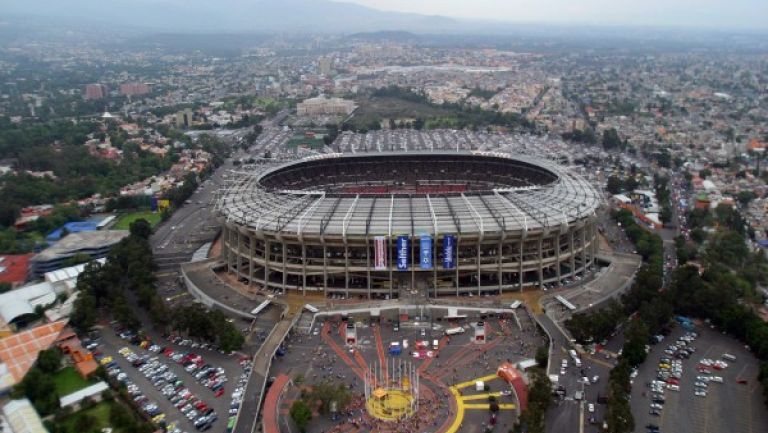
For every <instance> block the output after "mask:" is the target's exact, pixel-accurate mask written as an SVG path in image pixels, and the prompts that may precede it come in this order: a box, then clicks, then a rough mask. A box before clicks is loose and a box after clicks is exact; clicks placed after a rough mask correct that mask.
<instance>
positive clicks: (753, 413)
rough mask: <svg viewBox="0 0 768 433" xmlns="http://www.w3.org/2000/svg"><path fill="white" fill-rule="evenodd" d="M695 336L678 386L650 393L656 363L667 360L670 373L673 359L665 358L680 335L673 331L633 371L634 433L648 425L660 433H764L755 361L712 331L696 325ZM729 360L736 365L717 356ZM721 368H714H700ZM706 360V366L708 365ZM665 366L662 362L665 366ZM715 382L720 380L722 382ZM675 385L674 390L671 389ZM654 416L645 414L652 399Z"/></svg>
mask: <svg viewBox="0 0 768 433" xmlns="http://www.w3.org/2000/svg"><path fill="white" fill-rule="evenodd" d="M696 332H697V333H698V334H699V336H698V338H696V339H695V340H694V341H693V342H692V343H690V344H689V345H688V346H693V347H694V348H695V352H694V353H693V354H691V355H690V356H689V357H688V358H687V359H686V358H684V357H683V358H682V359H680V360H679V361H680V362H679V367H680V368H679V370H678V371H680V372H681V374H680V379H679V381H677V382H679V383H678V384H675V383H674V381H673V383H672V384H671V385H672V386H669V385H670V384H668V385H664V386H660V387H657V388H656V390H657V391H658V390H661V389H663V391H662V392H653V391H652V386H653V385H652V384H651V382H652V381H653V380H658V379H659V372H660V371H664V370H665V369H660V360H661V359H662V358H670V361H671V362H670V363H668V365H670V368H669V369H668V371H670V372H674V371H675V365H674V364H673V363H674V361H675V357H674V356H670V355H669V354H668V353H665V350H669V346H670V345H674V344H675V343H676V342H677V341H678V339H679V338H680V337H682V336H684V335H685V334H686V331H685V330H684V329H682V328H680V327H676V328H675V329H674V330H673V332H672V333H671V334H670V335H669V336H667V337H666V338H665V339H664V340H663V341H661V342H660V343H659V344H656V345H655V346H653V348H652V350H651V353H650V354H649V356H648V360H647V361H646V362H645V363H644V364H643V365H642V366H641V367H640V368H639V370H638V374H637V376H636V377H635V378H634V379H633V386H632V403H631V404H632V413H633V415H634V417H635V431H636V432H638V433H646V432H649V431H654V429H652V428H651V429H649V428H648V426H649V425H651V426H658V430H656V431H659V432H661V433H666V432H673V433H740V432H744V433H752V432H754V433H757V432H765V431H768V412H766V410H765V405H764V404H765V403H764V401H763V395H762V392H761V388H760V385H759V383H758V381H757V374H758V363H757V360H756V359H755V358H754V357H753V356H752V355H751V354H750V353H749V352H748V351H747V350H745V348H744V347H743V346H742V345H741V344H740V343H739V342H738V341H736V340H735V339H732V338H730V337H728V336H726V335H723V334H721V333H718V332H716V331H713V330H710V329H707V328H702V327H701V326H698V327H697V329H696ZM726 353H727V354H731V355H734V356H735V359H736V361H729V360H726V359H723V354H726ZM702 360H705V361H704V363H706V364H714V362H715V361H720V362H722V363H724V364H725V365H727V367H725V368H722V367H723V365H724V364H720V365H719V366H717V367H715V366H714V365H710V366H708V367H707V366H705V365H703V364H702ZM710 361H711V362H710ZM665 364H666V363H665ZM718 378H722V383H720V380H719V379H718ZM675 386H677V387H678V388H679V390H678V388H676V387H675ZM659 395H663V397H661V398H659V399H657V401H656V403H655V404H657V405H658V406H656V407H657V409H656V411H657V412H658V415H653V414H651V413H650V412H651V411H652V410H653V409H652V407H651V404H652V403H653V401H652V399H653V397H654V396H656V397H659Z"/></svg>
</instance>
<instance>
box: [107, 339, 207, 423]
mask: <svg viewBox="0 0 768 433" xmlns="http://www.w3.org/2000/svg"><path fill="white" fill-rule="evenodd" d="M119 353H120V354H121V355H122V356H123V357H125V359H126V361H128V362H130V363H131V365H133V366H134V367H136V368H137V369H138V371H139V372H140V373H141V374H142V375H144V377H146V378H147V380H148V381H149V382H150V383H152V385H153V386H154V387H155V388H157V389H158V390H159V391H160V392H161V393H162V394H163V395H164V396H165V397H166V398H168V400H170V402H171V403H172V404H173V405H174V407H176V409H178V410H179V411H180V412H181V413H182V414H183V415H184V416H185V417H186V418H187V419H189V420H190V421H191V422H192V423H193V425H194V426H195V428H197V429H198V430H200V431H206V430H208V429H210V428H211V427H212V426H213V423H214V422H216V420H217V419H218V415H217V414H216V412H215V411H214V410H213V408H211V407H209V406H208V405H207V404H206V403H205V402H204V401H202V400H200V399H198V398H197V397H196V396H195V395H194V394H193V393H192V392H191V391H190V390H189V389H188V388H187V387H186V386H184V382H183V381H182V380H180V379H179V378H178V376H176V374H175V373H174V372H172V371H171V370H170V368H169V367H168V365H167V364H165V363H163V362H161V361H160V360H159V358H158V357H157V356H150V355H137V354H136V353H135V352H134V351H133V350H131V349H130V348H128V347H123V348H121V349H120V350H119ZM128 392H129V393H130V394H131V395H132V396H133V398H134V401H137V402H139V401H141V400H148V399H147V398H146V397H145V396H144V394H143V393H142V392H141V389H140V388H139V387H138V386H136V385H133V386H132V387H129V388H128ZM149 404H150V405H151V408H152V410H154V411H158V412H159V408H157V404H156V403H154V402H149ZM150 415H151V414H150ZM160 415H162V414H158V415H151V416H153V417H154V418H153V421H154V420H155V418H158V417H159V416H160ZM163 418H164V416H163ZM161 420H162V419H161ZM156 422H157V421H156ZM177 429H178V428H177ZM173 433H181V432H180V429H179V431H178V432H173Z"/></svg>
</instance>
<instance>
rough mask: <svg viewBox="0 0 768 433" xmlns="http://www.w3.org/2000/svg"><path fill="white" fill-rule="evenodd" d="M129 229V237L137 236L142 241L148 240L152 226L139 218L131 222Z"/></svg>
mask: <svg viewBox="0 0 768 433" xmlns="http://www.w3.org/2000/svg"><path fill="white" fill-rule="evenodd" d="M129 229H130V231H131V236H137V237H140V238H142V239H149V236H150V235H152V226H151V225H150V224H149V222H148V221H147V220H145V219H144V218H139V219H137V220H136V221H134V222H132V223H131V225H130V226H129Z"/></svg>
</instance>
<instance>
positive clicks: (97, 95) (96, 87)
mask: <svg viewBox="0 0 768 433" xmlns="http://www.w3.org/2000/svg"><path fill="white" fill-rule="evenodd" d="M108 92H109V90H108V89H107V86H105V85H103V84H86V85H85V99H104V98H105V97H106V96H107V93H108Z"/></svg>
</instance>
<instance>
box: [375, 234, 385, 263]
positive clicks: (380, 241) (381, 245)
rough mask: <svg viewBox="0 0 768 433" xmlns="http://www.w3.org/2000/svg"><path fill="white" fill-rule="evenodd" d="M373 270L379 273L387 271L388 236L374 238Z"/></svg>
mask: <svg viewBox="0 0 768 433" xmlns="http://www.w3.org/2000/svg"><path fill="white" fill-rule="evenodd" d="M373 269H375V270H377V271H383V270H385V269H387V238H386V236H376V237H374V238H373Z"/></svg>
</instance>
